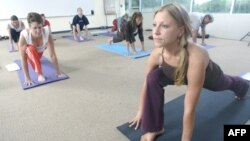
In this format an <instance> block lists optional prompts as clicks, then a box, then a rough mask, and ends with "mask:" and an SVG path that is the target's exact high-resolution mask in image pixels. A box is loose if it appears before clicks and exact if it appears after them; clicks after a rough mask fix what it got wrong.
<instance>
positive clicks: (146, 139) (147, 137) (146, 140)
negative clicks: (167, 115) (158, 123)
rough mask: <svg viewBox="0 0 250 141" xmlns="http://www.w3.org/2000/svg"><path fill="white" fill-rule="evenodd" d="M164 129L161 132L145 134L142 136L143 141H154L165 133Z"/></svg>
mask: <svg viewBox="0 0 250 141" xmlns="http://www.w3.org/2000/svg"><path fill="white" fill-rule="evenodd" d="M164 131H165V130H164V128H163V129H162V130H161V131H158V132H148V133H146V134H144V135H143V136H141V141H154V139H155V138H156V137H157V136H159V135H161V134H162V133H163V132H164Z"/></svg>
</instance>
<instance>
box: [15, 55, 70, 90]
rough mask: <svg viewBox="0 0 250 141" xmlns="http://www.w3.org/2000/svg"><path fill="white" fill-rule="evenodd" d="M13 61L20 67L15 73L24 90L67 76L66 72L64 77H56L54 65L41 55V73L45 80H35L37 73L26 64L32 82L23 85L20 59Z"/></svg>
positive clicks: (66, 77)
mask: <svg viewBox="0 0 250 141" xmlns="http://www.w3.org/2000/svg"><path fill="white" fill-rule="evenodd" d="M14 62H15V63H17V64H18V65H19V67H20V68H21V69H20V70H18V71H17V74H18V77H19V80H20V83H21V86H22V88H23V89H24V90H26V89H30V88H33V87H37V86H40V85H44V84H48V83H51V82H56V81H60V80H64V79H68V78H69V77H68V76H67V75H66V74H65V77H62V78H59V77H57V76H56V70H55V68H54V66H53V65H52V64H51V62H50V61H49V60H48V59H46V58H45V57H42V58H41V64H42V70H43V75H44V76H45V78H46V80H45V82H38V81H37V73H36V72H35V71H34V70H33V69H32V66H31V65H30V64H28V65H29V74H30V78H31V80H32V81H33V82H34V83H33V85H31V86H26V85H24V73H23V69H22V65H21V60H15V61H14Z"/></svg>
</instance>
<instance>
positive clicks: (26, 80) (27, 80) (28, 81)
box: [24, 78, 33, 86]
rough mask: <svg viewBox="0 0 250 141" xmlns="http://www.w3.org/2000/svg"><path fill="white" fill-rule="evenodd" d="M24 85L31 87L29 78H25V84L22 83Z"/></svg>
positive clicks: (31, 83)
mask: <svg viewBox="0 0 250 141" xmlns="http://www.w3.org/2000/svg"><path fill="white" fill-rule="evenodd" d="M24 85H25V86H31V85H33V82H32V80H30V78H26V79H25V82H24Z"/></svg>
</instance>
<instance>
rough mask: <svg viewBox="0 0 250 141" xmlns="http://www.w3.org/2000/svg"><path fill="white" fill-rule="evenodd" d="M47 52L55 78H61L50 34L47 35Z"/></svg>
mask: <svg viewBox="0 0 250 141" xmlns="http://www.w3.org/2000/svg"><path fill="white" fill-rule="evenodd" d="M48 38H49V39H48V50H49V55H50V58H51V61H52V64H53V65H54V67H55V69H56V75H57V76H59V77H60V76H63V74H62V72H61V71H60V68H59V63H58V60H57V56H56V52H55V47H54V40H53V38H52V36H51V34H49V37H48Z"/></svg>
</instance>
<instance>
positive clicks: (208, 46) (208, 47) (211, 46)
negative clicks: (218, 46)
mask: <svg viewBox="0 0 250 141" xmlns="http://www.w3.org/2000/svg"><path fill="white" fill-rule="evenodd" d="M201 47H203V48H205V49H211V48H215V46H213V45H202V46H201Z"/></svg>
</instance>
